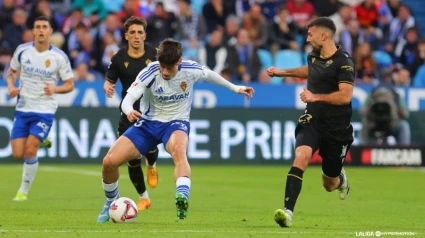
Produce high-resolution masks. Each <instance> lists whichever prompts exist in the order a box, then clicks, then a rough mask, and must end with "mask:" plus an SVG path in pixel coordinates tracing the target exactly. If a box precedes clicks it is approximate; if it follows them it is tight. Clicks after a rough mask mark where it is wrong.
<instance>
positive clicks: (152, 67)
mask: <svg viewBox="0 0 425 238" xmlns="http://www.w3.org/2000/svg"><path fill="white" fill-rule="evenodd" d="M159 73H160V71H159V62H158V61H154V62H151V63H149V64H148V65H147V66H146V68H144V69H143V70H142V71H141V72H140V73H139V76H138V77H137V78H138V79H139V80H141V81H144V80H146V79H147V78H150V77H154V76H156V75H158V74H159Z"/></svg>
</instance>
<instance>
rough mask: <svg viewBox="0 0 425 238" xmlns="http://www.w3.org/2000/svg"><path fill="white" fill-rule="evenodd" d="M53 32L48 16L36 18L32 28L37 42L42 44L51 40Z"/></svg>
mask: <svg viewBox="0 0 425 238" xmlns="http://www.w3.org/2000/svg"><path fill="white" fill-rule="evenodd" d="M52 32H53V29H52V27H51V25H50V22H49V19H48V18H47V17H45V16H39V17H37V18H36V19H35V21H34V28H33V29H32V33H33V34H34V40H35V42H37V43H40V44H42V43H44V42H49V39H50V35H52Z"/></svg>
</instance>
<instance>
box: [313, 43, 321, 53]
mask: <svg viewBox="0 0 425 238" xmlns="http://www.w3.org/2000/svg"><path fill="white" fill-rule="evenodd" d="M311 47H312V48H313V51H317V52H320V51H321V50H322V46H321V45H319V46H317V45H311Z"/></svg>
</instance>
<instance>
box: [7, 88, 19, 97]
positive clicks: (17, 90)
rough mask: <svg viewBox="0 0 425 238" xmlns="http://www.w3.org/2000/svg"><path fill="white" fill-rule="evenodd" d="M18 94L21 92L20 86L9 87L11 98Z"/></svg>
mask: <svg viewBox="0 0 425 238" xmlns="http://www.w3.org/2000/svg"><path fill="white" fill-rule="evenodd" d="M18 94H19V88H17V87H12V88H9V97H10V98H14V97H16V96H17V95H18Z"/></svg>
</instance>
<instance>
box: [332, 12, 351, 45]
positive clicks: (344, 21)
mask: <svg viewBox="0 0 425 238" xmlns="http://www.w3.org/2000/svg"><path fill="white" fill-rule="evenodd" d="M329 18H330V19H331V20H332V21H333V22H334V23H335V26H336V31H335V36H334V39H335V42H337V43H340V39H341V34H342V32H343V31H344V29H345V28H346V26H347V25H348V23H349V22H350V20H351V19H352V18H353V9H352V7H351V6H349V5H345V4H344V5H341V6H340V8H339V9H338V12H336V13H335V14H333V15H332V16H330V17H329Z"/></svg>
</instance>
